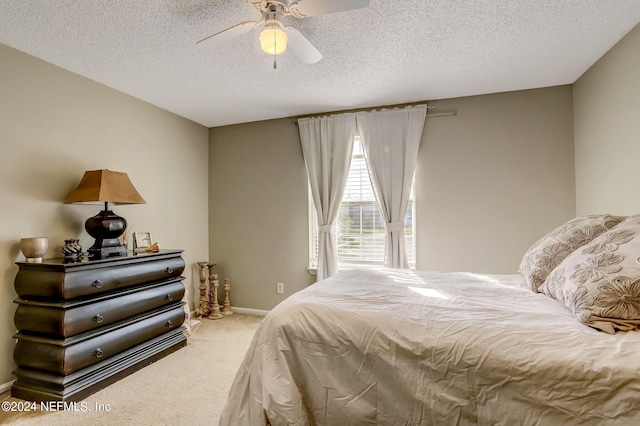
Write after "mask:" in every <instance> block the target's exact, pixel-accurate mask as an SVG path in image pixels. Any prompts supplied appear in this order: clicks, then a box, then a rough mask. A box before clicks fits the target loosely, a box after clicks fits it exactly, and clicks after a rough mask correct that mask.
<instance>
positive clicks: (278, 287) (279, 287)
mask: <svg viewBox="0 0 640 426" xmlns="http://www.w3.org/2000/svg"><path fill="white" fill-rule="evenodd" d="M276 293H280V294H283V293H284V283H277V284H276Z"/></svg>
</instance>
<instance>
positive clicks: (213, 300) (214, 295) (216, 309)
mask: <svg viewBox="0 0 640 426" xmlns="http://www.w3.org/2000/svg"><path fill="white" fill-rule="evenodd" d="M215 266H216V264H215V263H210V264H209V304H210V305H211V315H209V319H211V320H215V319H220V318H222V317H224V315H222V313H221V312H220V305H219V304H218V287H219V286H220V283H219V282H218V275H216V274H214V273H213V268H214V267H215ZM212 289H213V290H212Z"/></svg>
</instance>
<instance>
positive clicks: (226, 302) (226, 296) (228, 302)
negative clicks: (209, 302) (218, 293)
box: [222, 278, 233, 315]
mask: <svg viewBox="0 0 640 426" xmlns="http://www.w3.org/2000/svg"><path fill="white" fill-rule="evenodd" d="M230 290H231V284H229V278H225V279H224V308H223V309H222V315H233V310H231V300H229V291H230Z"/></svg>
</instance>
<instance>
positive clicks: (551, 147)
mask: <svg viewBox="0 0 640 426" xmlns="http://www.w3.org/2000/svg"><path fill="white" fill-rule="evenodd" d="M571 102H572V100H571V86H559V87H551V88H545V89H537V90H525V91H518V92H509V93H499V94H493V95H484V96H474V97H467V98H458V99H450V100H445V101H438V102H434V104H435V105H437V106H438V108H437V110H447V109H456V110H457V115H455V116H451V117H435V118H428V119H427V123H426V125H425V132H424V137H423V141H422V144H421V147H420V152H419V157H418V165H417V166H416V184H415V185H416V210H417V211H416V215H417V228H416V233H417V247H416V250H417V260H418V261H417V267H418V268H419V269H427V270H440V271H474V272H493V273H514V272H516V270H517V267H518V264H519V262H520V259H521V257H522V254H523V253H524V252H525V251H526V249H527V248H528V247H529V246H530V245H531V244H532V243H534V242H535V241H536V240H537V239H538V238H540V237H541V236H542V235H544V233H546V232H548V231H549V230H550V229H553V228H555V227H556V226H558V225H559V224H561V223H562V222H564V221H566V220H567V219H570V218H572V217H573V216H574V215H575V197H574V191H575V187H574V168H573V125H572V107H571ZM437 110H436V111H437Z"/></svg>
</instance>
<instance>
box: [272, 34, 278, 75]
mask: <svg viewBox="0 0 640 426" xmlns="http://www.w3.org/2000/svg"><path fill="white" fill-rule="evenodd" d="M277 42H278V37H277V33H276V31H274V32H273V69H274V70H275V69H277V68H278V63H277V62H276V61H277V59H278V55H277V54H276V52H277V50H278V45H277Z"/></svg>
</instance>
